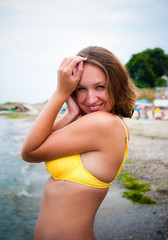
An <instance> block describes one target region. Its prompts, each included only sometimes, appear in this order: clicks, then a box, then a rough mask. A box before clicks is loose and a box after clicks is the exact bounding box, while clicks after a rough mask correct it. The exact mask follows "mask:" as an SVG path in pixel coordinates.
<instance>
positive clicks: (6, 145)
mask: <svg viewBox="0 0 168 240" xmlns="http://www.w3.org/2000/svg"><path fill="white" fill-rule="evenodd" d="M33 121H34V119H32V118H17V119H11V118H7V117H6V116H0V240H32V239H33V232H34V228H35V224H36V221H37V218H38V214H39V208H40V201H41V197H42V194H43V190H44V186H45V183H46V181H47V179H48V177H49V174H48V173H47V172H46V170H45V166H44V163H39V164H35V163H28V162H25V161H23V160H22V158H21V156H20V151H21V148H22V145H23V142H24V139H25V137H26V135H27V133H28V131H29V129H30V127H31V125H32V123H33Z"/></svg>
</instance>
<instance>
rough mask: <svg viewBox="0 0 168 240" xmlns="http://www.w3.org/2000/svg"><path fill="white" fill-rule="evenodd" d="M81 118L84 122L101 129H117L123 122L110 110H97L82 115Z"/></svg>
mask: <svg viewBox="0 0 168 240" xmlns="http://www.w3.org/2000/svg"><path fill="white" fill-rule="evenodd" d="M81 120H82V122H83V123H84V124H88V125H91V126H94V127H96V128H97V127H98V128H99V129H103V130H106V129H107V130H109V127H110V129H113V128H114V129H115V128H116V127H117V126H119V125H120V124H121V122H120V120H119V119H118V117H117V116H116V115H113V114H112V113H109V112H103V111H97V112H93V113H89V114H86V115H84V116H83V117H81Z"/></svg>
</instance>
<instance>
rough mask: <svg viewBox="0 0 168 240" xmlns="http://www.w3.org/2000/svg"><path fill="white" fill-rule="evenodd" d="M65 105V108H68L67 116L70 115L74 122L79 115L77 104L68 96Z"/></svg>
mask: <svg viewBox="0 0 168 240" xmlns="http://www.w3.org/2000/svg"><path fill="white" fill-rule="evenodd" d="M66 104H67V108H68V114H69V115H71V116H72V118H73V119H74V120H75V119H76V118H77V117H78V116H79V114H80V109H79V107H78V105H77V103H76V102H75V100H74V99H73V97H72V96H70V97H69V98H68V99H67V101H66Z"/></svg>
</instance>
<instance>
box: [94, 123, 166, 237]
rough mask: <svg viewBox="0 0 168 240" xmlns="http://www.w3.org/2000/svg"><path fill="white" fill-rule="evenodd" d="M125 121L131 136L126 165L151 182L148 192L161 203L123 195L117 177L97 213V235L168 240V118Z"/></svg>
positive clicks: (125, 166)
mask: <svg viewBox="0 0 168 240" xmlns="http://www.w3.org/2000/svg"><path fill="white" fill-rule="evenodd" d="M125 121H126V123H127V125H128V127H129V129H130V134H131V139H130V145H129V154H128V158H127V160H126V164H124V167H123V169H124V171H129V172H130V173H131V174H132V175H133V176H134V177H138V178H139V182H141V183H143V182H144V183H145V182H147V183H150V185H151V191H150V192H147V193H145V194H146V195H148V196H150V197H151V198H152V199H154V200H155V201H156V202H157V203H156V204H152V205H143V204H138V203H132V202H131V201H130V200H127V199H125V198H123V197H122V192H123V191H125V189H123V188H122V186H121V184H120V183H118V181H117V180H115V182H114V183H113V184H112V186H111V187H110V189H109V193H108V195H107V196H106V199H105V200H104V202H103V204H102V205H101V207H100V209H99V211H98V213H97V215H96V220H95V235H96V239H97V240H101V239H103V240H128V239H136V240H142V239H145V240H147V239H149V240H168V121H160V120H158V121H156V120H136V119H131V120H129V119H126V120H125ZM128 162H129V163H130V162H131V164H127V163H128Z"/></svg>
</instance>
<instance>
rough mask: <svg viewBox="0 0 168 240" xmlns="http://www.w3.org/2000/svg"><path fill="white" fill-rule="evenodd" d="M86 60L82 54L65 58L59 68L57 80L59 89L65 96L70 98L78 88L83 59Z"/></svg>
mask: <svg viewBox="0 0 168 240" xmlns="http://www.w3.org/2000/svg"><path fill="white" fill-rule="evenodd" d="M86 60H87V58H83V57H80V56H75V57H70V58H64V59H63V61H62V63H61V65H60V67H59V68H58V82H57V89H58V90H59V91H60V92H61V94H63V96H66V97H67V98H68V97H69V96H70V95H71V93H72V92H73V91H74V90H75V89H76V87H77V85H78V83H79V81H80V79H81V76H82V73H83V61H86ZM74 69H75V71H74Z"/></svg>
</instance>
